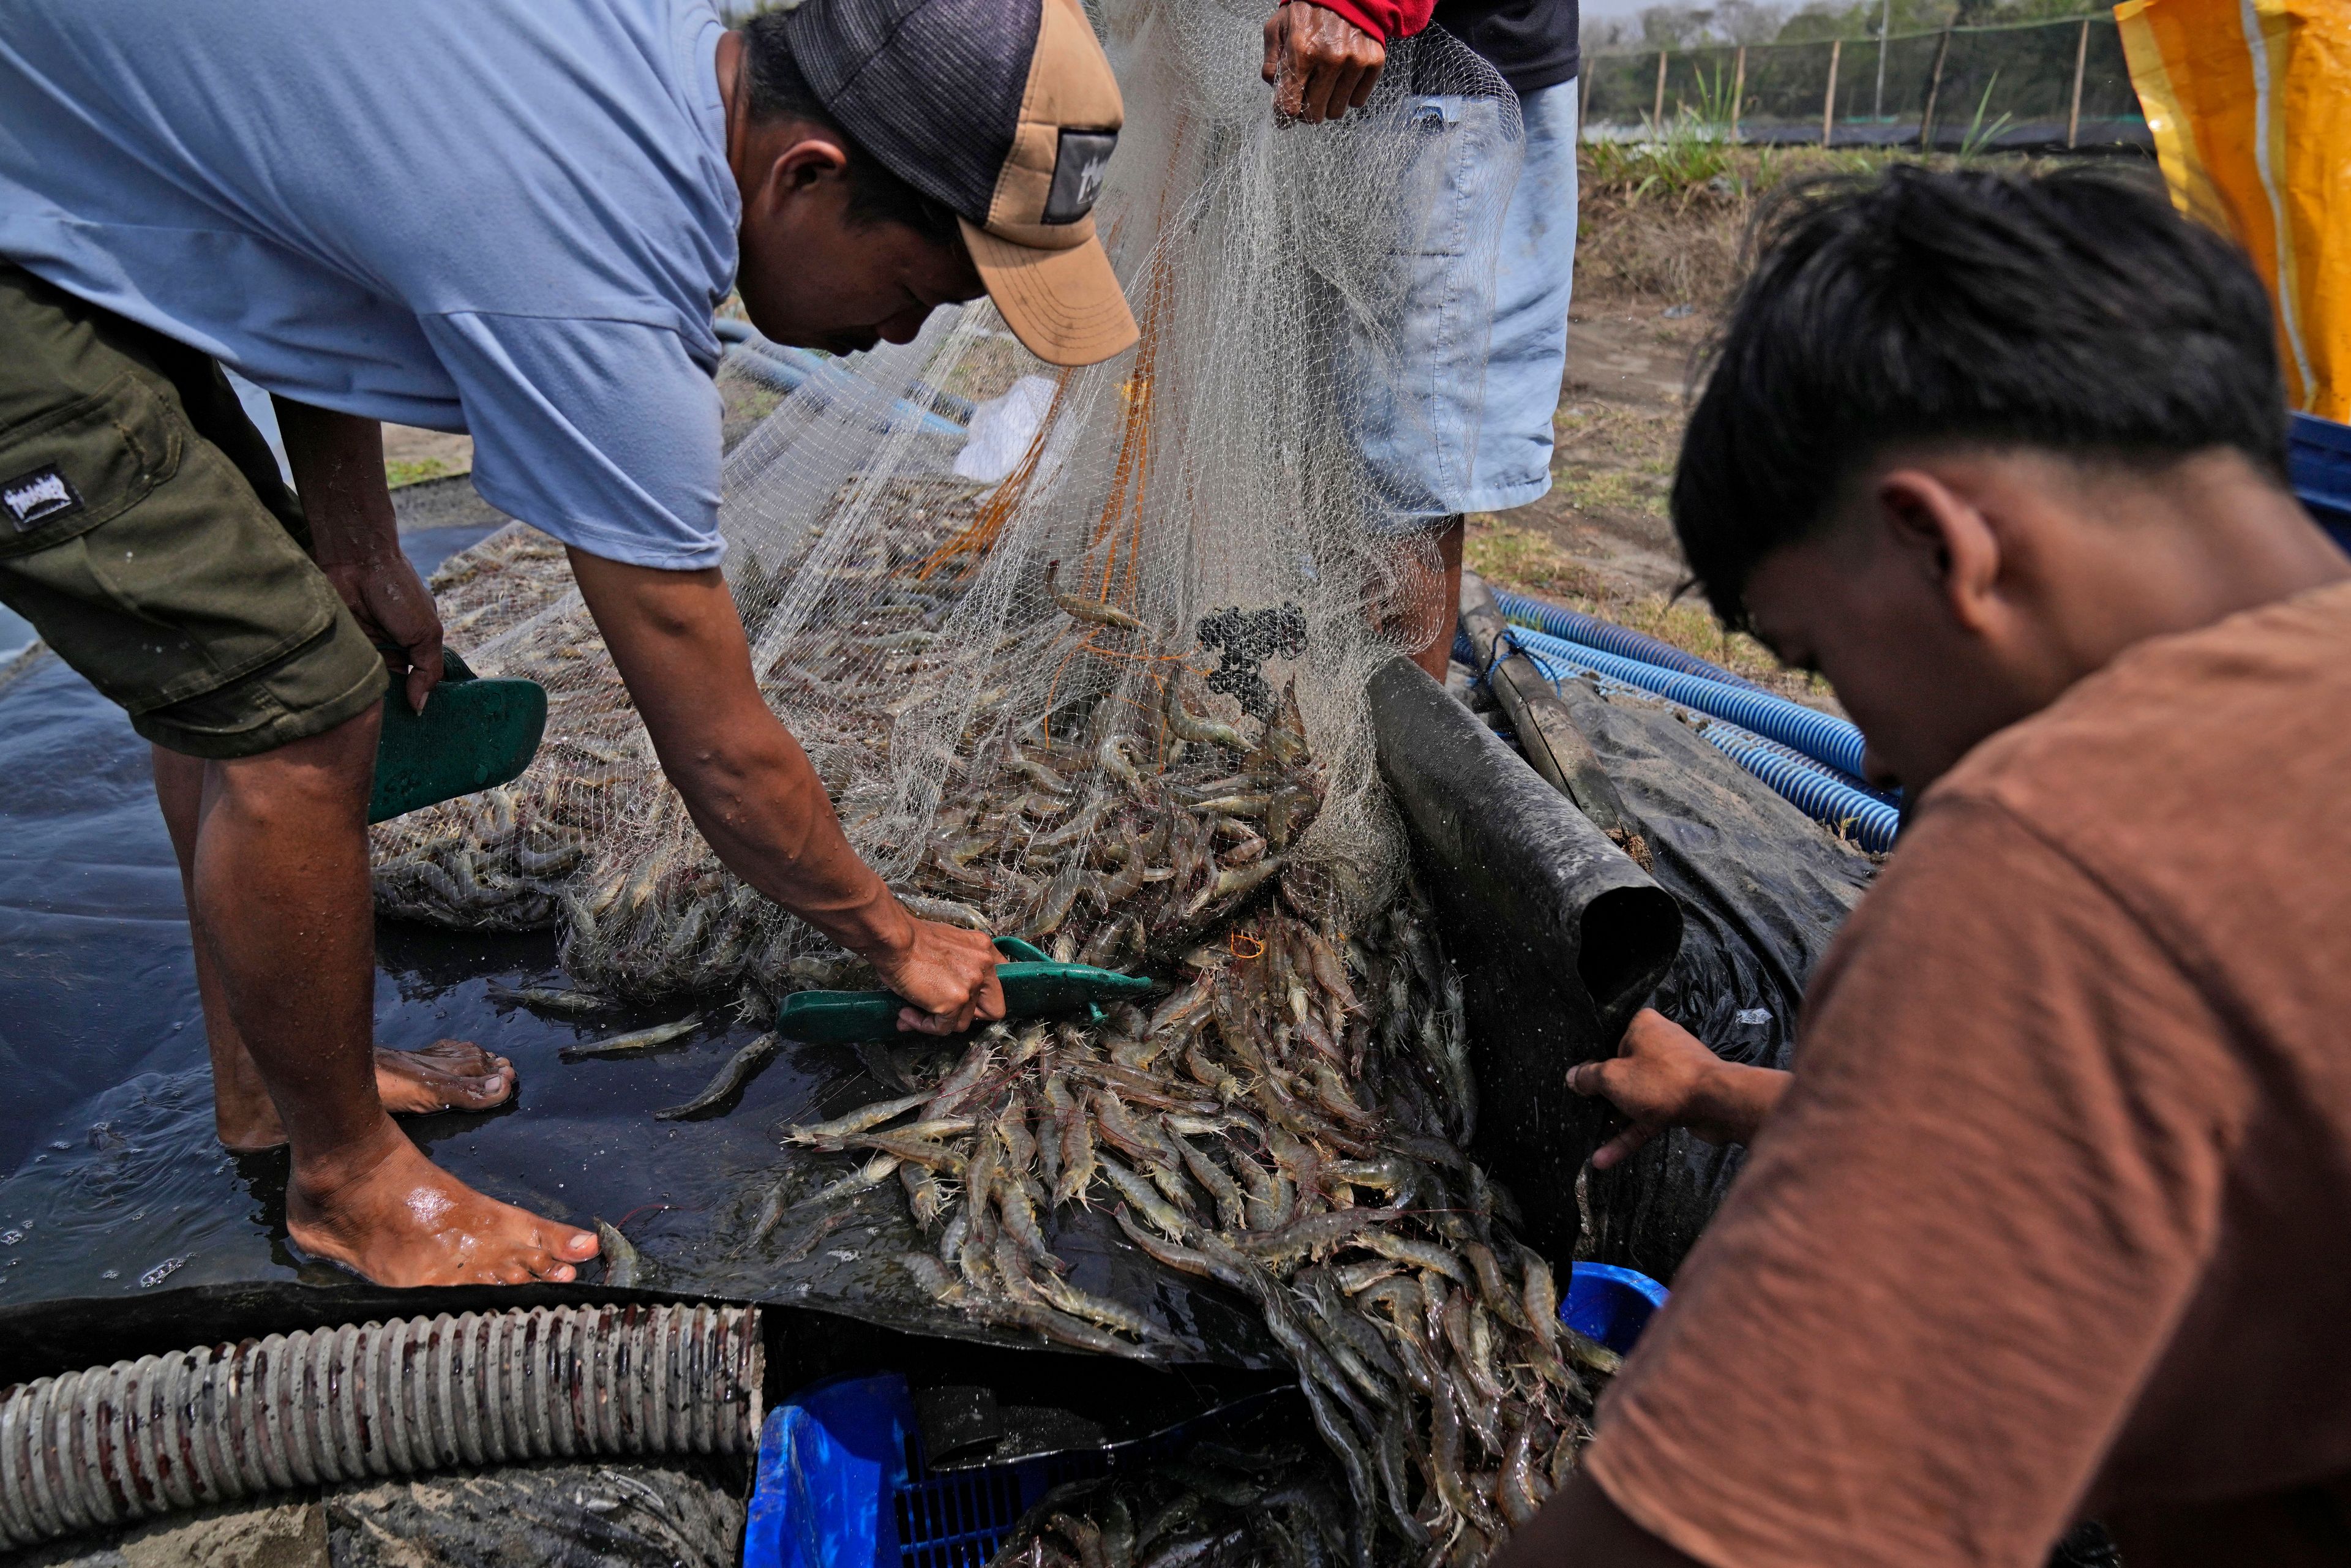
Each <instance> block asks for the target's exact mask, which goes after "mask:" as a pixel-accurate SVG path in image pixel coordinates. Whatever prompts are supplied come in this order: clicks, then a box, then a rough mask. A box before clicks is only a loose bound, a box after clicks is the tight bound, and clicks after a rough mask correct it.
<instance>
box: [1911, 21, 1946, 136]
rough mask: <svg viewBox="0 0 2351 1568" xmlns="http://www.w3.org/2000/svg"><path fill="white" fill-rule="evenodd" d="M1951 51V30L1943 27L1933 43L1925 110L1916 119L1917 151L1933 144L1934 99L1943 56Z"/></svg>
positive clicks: (1940, 83) (1939, 90) (1938, 92)
mask: <svg viewBox="0 0 2351 1568" xmlns="http://www.w3.org/2000/svg"><path fill="white" fill-rule="evenodd" d="M1950 52H1951V30H1950V29H1949V27H1946V28H1944V29H1943V36H1942V37H1941V38H1940V39H1939V40H1938V41H1937V43H1936V45H1935V73H1934V75H1933V76H1931V77H1929V78H1928V80H1927V112H1926V113H1925V114H1924V115H1921V116H1920V117H1919V120H1918V151H1919V152H1930V151H1932V150H1933V148H1934V145H1935V99H1937V98H1938V97H1939V96H1940V95H1941V93H1942V90H1943V57H1944V56H1946V55H1948V54H1949V53H1950Z"/></svg>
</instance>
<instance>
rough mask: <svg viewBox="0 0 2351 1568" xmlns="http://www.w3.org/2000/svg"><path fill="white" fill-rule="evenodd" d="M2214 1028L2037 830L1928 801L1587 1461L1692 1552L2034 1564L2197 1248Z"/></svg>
mask: <svg viewBox="0 0 2351 1568" xmlns="http://www.w3.org/2000/svg"><path fill="white" fill-rule="evenodd" d="M2224 1033H2225V1031H2224V1030H2223V1029H2222V1027H2221V1025H2220V1022H2219V1021H2218V1020H2217V1019H2215V1018H2214V1016H2213V1015H2212V1012H2211V1010H2210V1008H2209V1007H2208V1006H2207V1004H2206V1002H2205V1001H2204V1000H2203V998H2201V997H2200V996H2199V993H2198V991H2197V989H2196V988H2195V987H2194V986H2193V985H2192V984H2191V983H2190V982H2189V980H2188V978H2187V977H2184V976H2183V975H2182V973H2181V972H2180V969H2179V966H2178V965H2177V964H2175V963H2174V962H2173V961H2172V960H2171V959H2170V958H2169V957H2168V956H2167V955H2166V954H2165V953H2164V951H2163V950H2162V949H2161V948H2160V946H2158V943H2157V942H2156V941H2155V939H2154V938H2153V937H2152V936H2150V935H2149V934H2148V933H2147V931H2146V930H2145V929H2144V928H2143V927H2142V926H2141V925H2139V924H2138V923H2137V922H2136V921H2135V920H2134V919H2133V918H2132V917H2131V916H2130V915H2128V914H2127V913H2126V911H2124V910H2123V909H2122V908H2121V907H2119V906H2118V905H2117V904H2116V903H2115V902H2114V900H2113V899H2112V898H2111V897H2110V896H2109V895H2108V894H2107V893H2106V892H2105V890H2104V889H2102V888H2101V887H2100V886H2099V885H2098V884H2097V883H2095V881H2094V880H2093V879H2092V878H2091V877H2090V876H2089V875H2088V874H2086V873H2085V872H2084V871H2083V870H2082V869H2080V868H2079V867H2078V866H2076V865H2075V864H2074V862H2072V861H2070V860H2069V859H2067V858H2066V857H2065V856H2064V853H2063V852H2062V851H2061V850H2059V849H2058V848H2057V847H2056V846H2054V845H2053V844H2050V843H2048V842H2046V841H2043V839H2042V838H2041V837H2040V836H2038V835H2037V834H2036V833H2034V832H2033V831H2032V829H2031V828H2030V827H2029V826H2028V825H2026V824H2024V823H2022V822H2021V821H2017V820H2016V819H2015V818H2013V817H2011V815H2009V814H2008V813H2007V812H2006V811H2004V810H2001V808H1999V807H1998V806H1996V805H1991V804H1985V803H1980V802H1977V801H1973V800H1954V801H1949V802H1938V804H1937V806H1936V808H1935V809H1934V810H1930V811H1929V812H1928V813H1927V814H1926V815H1925V817H1924V818H1923V819H1922V820H1921V821H1919V822H1918V823H1917V827H1916V830H1915V831H1914V833H1913V835H1911V836H1907V837H1906V840H1905V842H1904V844H1903V847H1902V850H1901V852H1899V853H1898V854H1896V856H1895V857H1894V859H1893V861H1892V862H1890V863H1889V864H1888V866H1887V868H1886V873H1885V874H1884V875H1883V876H1882V878H1881V879H1880V881H1879V883H1878V885H1877V887H1876V889H1874V890H1873V891H1872V892H1871V893H1870V894H1869V895H1868V897H1867V898H1866V899H1865V900H1864V902H1863V904H1862V906H1861V908H1860V909H1859V910H1857V911H1856V912H1855V916H1854V918H1853V920H1852V922H1851V923H1850V925H1848V927H1847V929H1846V931H1845V932H1844V934H1843V936H1841V938H1840V940H1839V943H1838V946H1837V947H1836V949H1835V950H1834V952H1833V953H1832V954H1831V956H1830V957H1829V959H1828V961H1827V962H1826V963H1825V964H1823V967H1822V971H1821V974H1820V976H1819V977H1818V978H1817V980H1816V982H1815V984H1814V987H1813V994H1812V997H1811V998H1810V1000H1809V1001H1808V1003H1807V1009H1806V1015H1805V1019H1804V1025H1803V1029H1802V1038H1801V1042H1800V1047H1799V1052H1800V1053H1799V1056H1798V1059H1797V1071H1796V1082H1795V1083H1794V1085H1793V1086H1792V1088H1791V1090H1790V1092H1789V1093H1788V1096H1787V1098H1786V1099H1785V1100H1784V1101H1783V1102H1782V1105H1781V1108H1780V1110H1779V1112H1778V1113H1777V1114H1776V1115H1775V1116H1774V1117H1773V1119H1772V1121H1771V1124H1770V1125H1769V1126H1768V1127H1767V1128H1766V1130H1765V1131H1764V1133H1763V1134H1762V1135H1761V1137H1759V1138H1758V1140H1757V1142H1756V1146H1755V1148H1754V1150H1753V1158H1752V1160H1751V1161H1750V1164H1749V1166H1748V1167H1747V1169H1746V1172H1745V1173H1744V1174H1743V1175H1742V1176H1740V1180H1739V1183H1738V1185H1737V1186H1736V1187H1735V1188H1734V1189H1733V1190H1732V1193H1731V1195H1730V1198H1729V1202H1728V1203H1726V1204H1725V1205H1724V1207H1723V1209H1722V1211H1721V1213H1720V1215H1719V1217H1718V1218H1717V1219H1716V1221H1715V1223H1714V1225H1713V1227H1712V1228H1710V1229H1709V1230H1708V1232H1707V1234H1706V1235H1705V1236H1704V1237H1703V1238H1702V1239H1701V1240H1700V1242H1699V1244H1698V1248H1697V1249H1695V1250H1694V1251H1693V1252H1692V1254H1691V1256H1690V1259H1689V1260H1688V1262H1687V1264H1686V1265H1685V1267H1684V1268H1683V1270H1682V1271H1681V1273H1680V1274H1679V1276H1678V1277H1677V1280H1676V1281H1675V1291H1674V1297H1673V1300H1672V1301H1671V1303H1670V1304H1669V1305H1668V1307H1667V1310H1666V1311H1665V1312H1663V1313H1662V1314H1661V1315H1660V1316H1659V1317H1658V1319H1657V1320H1656V1322H1654V1323H1653V1324H1652V1325H1651V1327H1650V1329H1649V1330H1648V1333H1647V1334H1646V1337H1645V1338H1644V1340H1643V1342H1642V1344H1641V1346H1640V1348H1639V1351H1638V1352H1637V1354H1635V1356H1634V1357H1633V1359H1632V1361H1631V1363H1630V1364H1628V1366H1627V1367H1626V1368H1625V1373H1624V1375H1622V1376H1621V1377H1620V1378H1619V1379H1618V1381H1617V1384H1616V1385H1615V1388H1614V1391H1613V1393H1612V1394H1611V1396H1610V1398H1609V1402H1608V1403H1607V1405H1606V1406H1604V1410H1603V1418H1602V1421H1601V1425H1600V1437H1599V1440H1598V1442H1597V1443H1596V1444H1595V1445H1594V1447H1593V1450H1592V1455H1591V1458H1590V1470H1591V1473H1592V1475H1593V1477H1594V1479H1596V1480H1597V1481H1598V1483H1599V1484H1600V1486H1601V1487H1602V1489H1603V1490H1605V1491H1606V1492H1607V1494H1608V1495H1609V1497H1610V1498H1611V1499H1612V1500H1614V1502H1615V1503H1616V1505H1617V1506H1618V1507H1619V1508H1621V1509H1623V1510H1624V1511H1625V1513H1626V1514H1627V1515H1629V1516H1630V1517H1631V1518H1632V1519H1633V1520H1635V1521H1636V1522H1638V1523H1639V1524H1641V1525H1642V1526H1643V1527H1645V1528H1646V1529H1647V1530H1648V1531H1650V1532H1652V1533H1653V1534H1655V1535H1657V1536H1659V1537H1661V1538H1662V1539H1664V1540H1665V1541H1667V1542H1670V1543H1671V1544H1673V1545H1674V1546H1676V1547H1678V1548H1679V1549H1680V1550H1681V1551H1683V1552H1687V1553H1688V1554H1689V1555H1690V1556H1692V1557H1695V1558H1697V1559H1698V1560H1699V1561H1700V1562H1702V1563H1709V1564H1715V1565H1718V1568H1729V1565H1731V1564H1738V1565H1740V1568H1760V1565H1764V1564H1783V1563H1784V1564H1788V1565H1789V1568H1799V1565H1801V1568H1837V1565H1841V1564H1846V1563H1856V1564H1858V1563H1870V1564H1883V1563H1903V1564H1906V1565H1909V1568H1934V1565H1936V1564H1943V1563H1955V1564H1956V1563H1970V1564H1974V1563H2001V1564H2016V1565H2019V1568H2037V1565H2038V1564H2039V1563H2042V1562H2043V1560H2044V1559H2045V1557H2046V1554H2047V1552H2048V1550H2049V1547H2050V1545H2051V1544H2052V1542H2053V1541H2054V1540H2055V1539H2056V1537H2057V1536H2058V1535H2060V1534H2061V1533H2062V1532H2063V1531H2064V1528H2065V1526H2066V1525H2067V1524H2068V1523H2069V1522H2070V1521H2071V1520H2072V1518H2073V1517H2074V1512H2075V1511H2076V1510H2077V1509H2078V1508H2079V1507H2080V1506H2081V1503H2082V1499H2083V1495H2084V1491H2085V1487H2086V1486H2087V1485H2088V1483H2089V1482H2090V1480H2091V1479H2092V1478H2093V1476H2094V1474H2095V1471H2096V1469H2097V1465H2098V1461H2099V1458H2100V1456H2101V1455H2102V1454H2103V1452H2104V1451H2105V1448H2106V1447H2107V1445H2108V1444H2109V1442H2110V1441H2111V1440H2112V1438H2113V1437H2114V1435H2115V1432H2116V1427H2117V1426H2118V1424H2119V1423H2120V1421H2121V1420H2122V1418H2123V1416H2125V1415H2126V1412H2127V1411H2128V1409H2129V1407H2130V1405H2131V1402H2132V1398H2133V1396H2134V1394H2135V1393H2136V1391H2137V1388H2138V1387H2139V1385H2140V1384H2141V1382H2142V1381H2143V1379H2144V1378H2145V1377H2146V1376H2147V1373H2148V1372H2149V1370H2150V1368H2151V1367H2152V1366H2153V1365H2154V1364H2155V1363H2156V1361H2157V1359H2158V1357H2159V1355H2160V1354H2162V1352H2163V1350H2164V1348H2165V1346H2166V1343H2167V1341H2168V1338H2169V1337H2170V1334H2171V1332H2172V1330H2173V1327H2174V1325H2175V1324H2176V1323H2177V1322H2178V1321H2179V1316H2180V1313H2181V1312H2182V1310H2183V1308H2184V1306H2185V1305H2186V1303H2187V1302H2188V1301H2189V1297H2190V1295H2191V1293H2192V1291H2193V1290H2194V1287H2195V1285H2196V1282H2197V1280H2198V1276H2199V1271H2200V1270H2202V1268H2203V1267H2204V1265H2205V1263H2206V1261H2207V1260H2208V1258H2209V1255H2210V1251H2211V1249H2212V1246H2213V1239H2214V1236H2215V1232H2216V1229H2217V1220H2218V1216H2219V1211H2220V1197H2221V1188H2222V1181H2223V1176H2224V1171H2225V1166H2226V1163H2227V1161H2228V1158H2229V1156H2230V1153H2231V1148H2232V1146H2233V1145H2234V1142H2235V1136H2236V1134H2235V1132H2234V1129H2236V1128H2238V1127H2241V1125H2242V1124H2243V1120H2244V1116H2245V1113H2246V1106H2247V1103H2248V1100H2249V1094H2248V1091H2247V1089H2246V1087H2245V1086H2244V1085H2243V1084H2242V1083H2241V1082H2239V1078H2238V1075H2237V1074H2235V1073H2234V1072H2232V1071H2231V1068H2230V1066H2229V1064H2228V1062H2227V1061H2225V1060H2224V1055H2223V1051H2222V1050H2221V1047H2220V1043H2219V1042H2220V1040H2222V1038H2223V1037H2224Z"/></svg>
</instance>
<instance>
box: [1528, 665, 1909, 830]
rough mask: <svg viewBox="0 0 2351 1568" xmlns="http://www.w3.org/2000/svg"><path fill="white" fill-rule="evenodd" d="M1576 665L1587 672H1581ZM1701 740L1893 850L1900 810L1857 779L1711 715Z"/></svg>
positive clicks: (1558, 673) (1560, 674) (1815, 815)
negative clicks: (1704, 739) (1703, 738)
mask: <svg viewBox="0 0 2351 1568" xmlns="http://www.w3.org/2000/svg"><path fill="white" fill-rule="evenodd" d="M1520 634H1521V633H1518V632H1513V633H1512V635H1513V636H1517V635H1520ZM1585 652H1587V653H1588V652H1591V650H1588V649H1587V650H1585ZM1527 656H1528V657H1529V658H1531V659H1532V660H1533V661H1534V662H1535V665H1536V667H1537V668H1538V669H1540V670H1541V671H1542V673H1543V674H1545V675H1546V676H1548V677H1549V678H1550V679H1551V680H1552V681H1553V682H1554V683H1556V682H1560V681H1568V680H1573V679H1575V678H1576V677H1577V676H1579V675H1581V674H1584V673H1586V671H1590V672H1592V673H1593V674H1598V675H1599V676H1600V678H1601V679H1603V680H1604V681H1608V682H1610V684H1612V685H1628V684H1629V683H1626V682H1621V681H1616V680H1614V677H1612V676H1611V675H1609V674H1608V673H1607V672H1606V671H1604V670H1599V669H1597V667H1596V666H1593V664H1590V663H1589V661H1585V660H1581V659H1576V658H1573V656H1570V655H1554V654H1549V653H1541V652H1538V651H1536V650H1533V649H1529V650H1527ZM1578 664H1582V665H1583V669H1579V668H1577V667H1576V666H1577V665H1578ZM1636 689H1640V688H1636ZM1651 695H1656V694H1654V693H1653V694H1651ZM1698 734H1699V735H1701V736H1703V737H1705V738H1706V740H1707V743H1708V745H1710V746H1712V747H1714V748H1715V749H1716V750H1718V751H1719V752H1721V753H1722V754H1723V755H1724V756H1726V757H1728V758H1730V759H1731V760H1732V761H1733V762H1736V763H1738V764H1739V766H1740V767H1741V768H1745V769H1747V771H1748V772H1750V773H1752V774H1753V775H1755V777H1756V778H1758V779H1761V780H1763V782H1764V783H1766V784H1768V785H1770V786H1771V788H1772V789H1775V790H1777V791H1778V792H1779V793H1780V795H1781V796H1782V797H1783V798H1784V799H1785V800H1788V801H1789V803H1790V804H1792V805H1793V806H1794V807H1795V808H1796V809H1797V810H1800V811H1802V812H1803V813H1804V815H1806V816H1808V817H1810V818H1812V819H1813V821H1816V822H1825V823H1827V824H1829V825H1830V826H1831V827H1836V828H1843V829H1844V830H1845V831H1849V832H1850V833H1851V834H1852V835H1853V839H1854V841H1855V843H1858V844H1859V845H1861V847H1862V848H1864V849H1865V850H1869V851H1871V852H1875V853H1878V854H1883V853H1885V852H1886V851H1888V850H1890V849H1892V848H1893V847H1894V835H1895V833H1896V831H1898V830H1899V829H1900V828H1901V825H1902V813H1901V811H1900V810H1899V809H1898V808H1897V807H1896V806H1895V805H1894V804H1893V803H1892V802H1890V801H1888V800H1886V798H1884V797H1883V796H1881V795H1879V794H1878V793H1877V792H1876V791H1875V790H1872V789H1868V788H1867V787H1865V786H1864V785H1863V784H1862V783H1861V782H1860V781H1859V780H1858V779H1852V778H1850V777H1848V776H1846V775H1844V774H1840V773H1838V772H1837V771H1836V770H1835V769H1834V768H1831V767H1829V765H1828V764H1826V763H1823V762H1818V761H1815V760H1814V759H1813V758H1809V757H1805V756H1802V754H1800V753H1797V752H1793V751H1791V750H1790V749H1789V748H1788V747H1785V746H1782V745H1781V744H1780V743H1778V742H1776V741H1772V740H1768V739H1766V738H1764V737H1761V736H1760V735H1757V734H1754V733H1753V732H1752V731H1750V730H1746V729H1742V728H1740V727H1739V726H1737V725H1735V724H1733V723H1731V722H1730V721H1729V720H1728V719H1724V718H1718V717H1716V716H1713V715H1711V714H1709V715H1708V716H1707V723H1706V726H1705V727H1703V728H1701V729H1700V730H1699V731H1698Z"/></svg>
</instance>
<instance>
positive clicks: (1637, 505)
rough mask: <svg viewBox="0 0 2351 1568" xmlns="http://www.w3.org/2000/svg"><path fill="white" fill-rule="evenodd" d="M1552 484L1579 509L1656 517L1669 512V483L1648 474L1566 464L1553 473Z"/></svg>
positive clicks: (1567, 500)
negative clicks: (1667, 489) (1635, 513)
mask: <svg viewBox="0 0 2351 1568" xmlns="http://www.w3.org/2000/svg"><path fill="white" fill-rule="evenodd" d="M1552 484H1553V485H1554V486H1557V487H1558V490H1559V494H1560V495H1561V496H1562V497H1563V498H1564V499H1565V500H1566V502H1567V504H1568V505H1569V506H1571V507H1574V508H1575V509H1576V510H1577V511H1579V512H1646V513H1647V514H1648V515H1649V516H1650V517H1664V516H1665V515H1666V490H1665V486H1664V484H1663V483H1662V482H1661V481H1660V480H1658V479H1656V478H1655V477H1653V476H1649V475H1646V474H1634V473H1627V472H1625V470H1624V469H1622V468H1595V467H1587V466H1586V465H1583V464H1580V463H1562V464H1561V465H1559V467H1558V469H1557V470H1556V471H1555V472H1553V474H1552Z"/></svg>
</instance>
